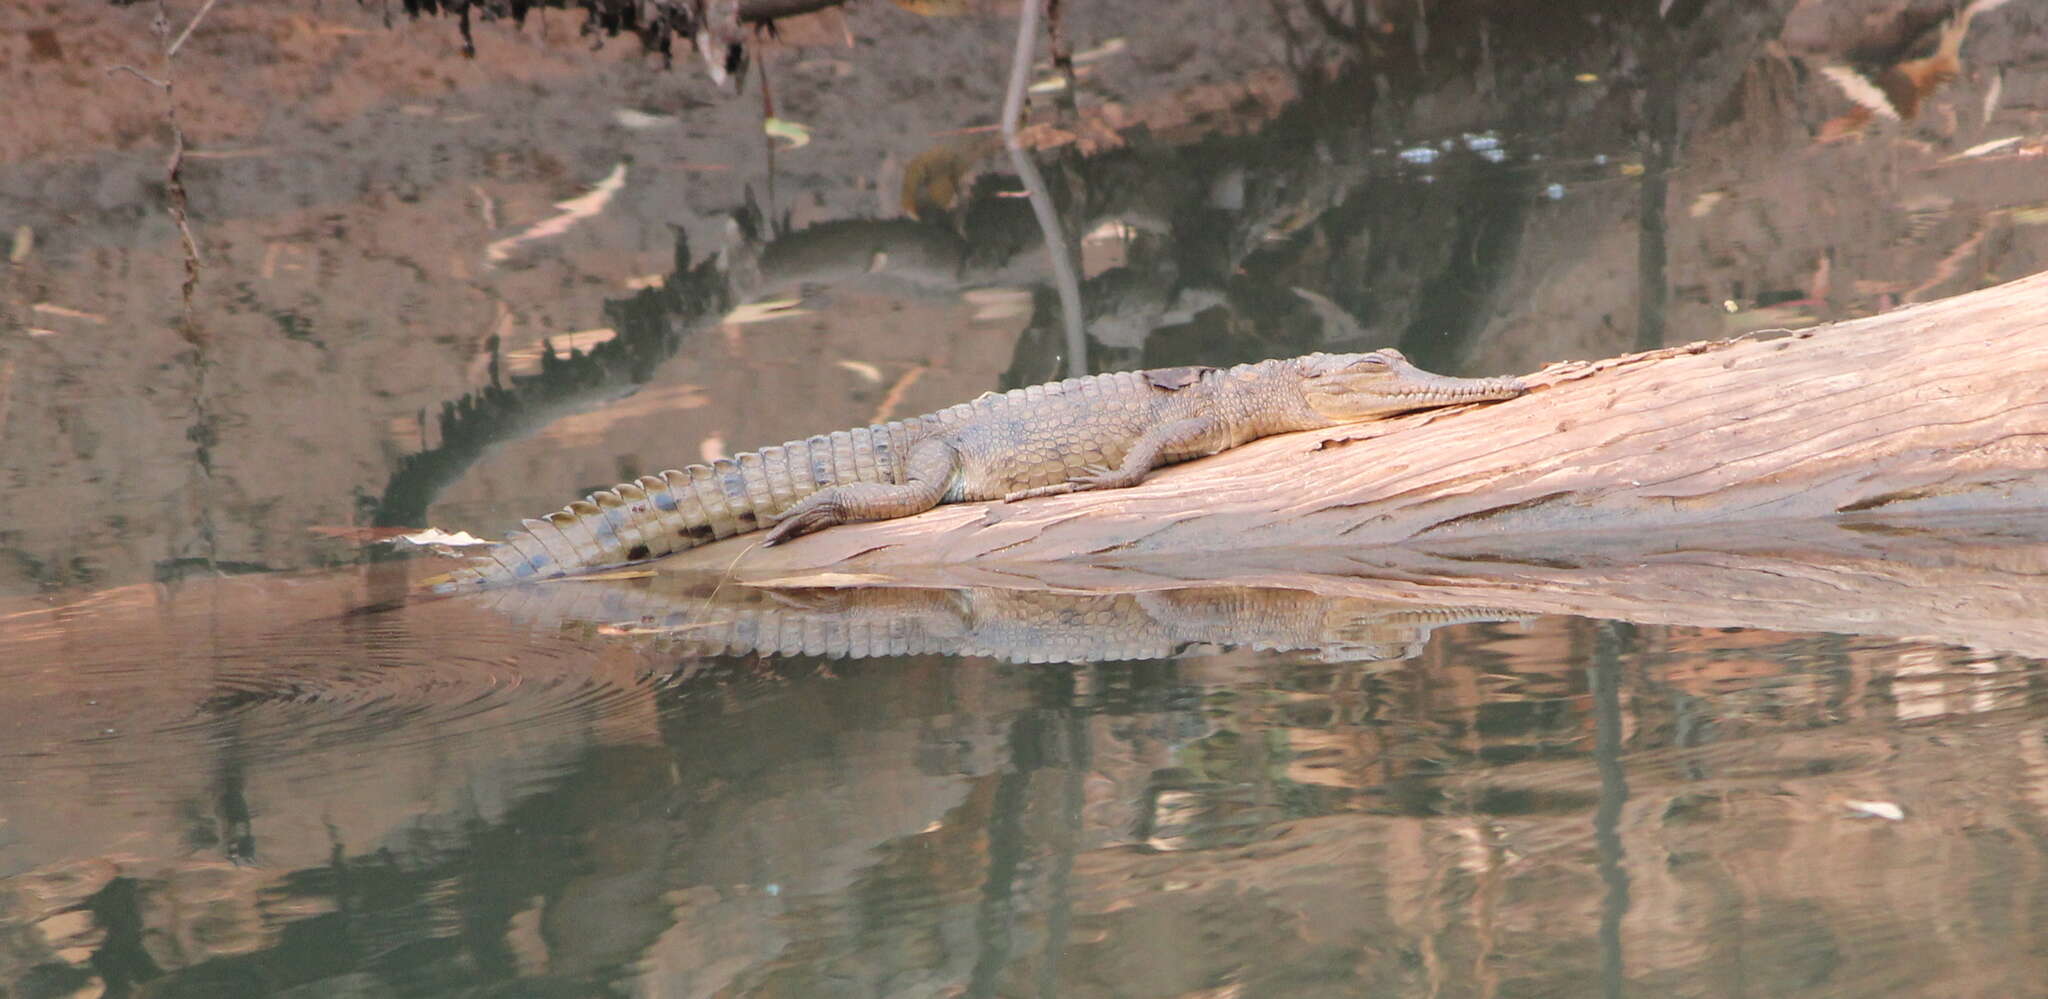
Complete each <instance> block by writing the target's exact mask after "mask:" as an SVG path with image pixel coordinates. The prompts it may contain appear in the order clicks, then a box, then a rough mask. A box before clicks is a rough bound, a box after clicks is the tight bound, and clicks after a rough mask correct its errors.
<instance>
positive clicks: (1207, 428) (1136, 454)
mask: <svg viewBox="0 0 2048 999" xmlns="http://www.w3.org/2000/svg"><path fill="white" fill-rule="evenodd" d="M1215 429H1216V428H1215V424H1213V423H1211V422H1210V421H1209V420H1207V419H1204V418H1202V417H1199V416H1194V417H1189V418H1188V419H1185V420H1175V421H1173V422H1172V423H1167V424H1163V425H1160V426H1157V427H1153V428H1152V429H1150V430H1147V431H1145V433H1144V435H1143V436H1141V437H1139V438H1138V439H1137V440H1136V441H1135V442H1133V443H1132V444H1131V449H1130V450H1129V451H1127V452H1125V453H1124V460H1123V463H1122V464H1119V465H1118V466H1117V467H1115V468H1103V467H1102V466H1100V465H1090V466H1088V467H1087V468H1085V469H1082V470H1081V472H1080V474H1078V475H1075V476H1074V477H1073V478H1071V479H1068V480H1067V481H1065V482H1060V483H1055V484H1053V485H1050V486H1039V487H1038V488H1036V489H1022V490H1019V491H1017V492H1014V493H1010V494H1009V495H1007V496H1004V497H1003V502H1005V503H1014V502H1016V501H1018V500H1022V499H1031V498H1032V497H1034V496H1058V495H1061V494H1063V493H1075V492H1081V491H1083V490H1088V489H1122V488H1124V487H1126V486H1135V485H1137V484H1138V483H1140V482H1143V481H1145V475H1146V474H1147V473H1149V472H1151V471H1152V470H1153V469H1154V468H1157V467H1159V459H1160V458H1161V457H1162V456H1163V455H1165V454H1166V452H1168V451H1174V450H1180V449H1182V448H1187V447H1192V446H1193V445H1194V444H1195V443H1196V442H1198V441H1200V440H1201V439H1202V438H1203V437H1204V436H1205V435H1207V434H1209V433H1210V432H1211V431H1213V430H1215Z"/></svg>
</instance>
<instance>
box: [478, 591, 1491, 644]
mask: <svg viewBox="0 0 2048 999" xmlns="http://www.w3.org/2000/svg"><path fill="white" fill-rule="evenodd" d="M491 606H492V607H493V608H495V609H496V610H498V611H500V612H502V613H504V614H506V615H508V616H511V617H515V618H523V619H526V620H528V621H531V622H533V623H534V624H536V625H537V626H542V627H546V628H548V629H551V630H553V629H559V628H561V627H562V626H564V625H582V626H587V627H591V628H593V629H594V630H595V631H596V632H597V633H599V634H606V635H617V636H630V637H633V638H636V639H641V640H648V641H657V642H662V643H666V644H672V645H674V646H676V647H678V648H681V649H684V650H687V651H689V652H690V653H693V654H697V655H720V654H726V655H746V654H758V655H764V656H775V655H785V656H788V655H805V656H825V657H828V658H833V659H865V658H869V657H875V656H904V655H927V654H944V655H953V656H985V657H989V658H994V659H1001V660H1005V661H1007V662H1013V663H1058V662H1114V661H1120V660H1131V659H1165V658H1170V657H1173V656H1176V655H1180V654H1181V653H1183V652H1184V651H1185V650H1187V649H1189V648H1191V647H1193V648H1203V647H1210V646H1226V647H1242V648H1250V649H1258V650H1262V651H1310V652H1313V653H1315V654H1316V655H1317V656H1318V657H1319V658H1321V659H1323V660H1325V661H1327V662H1383V661H1387V660H1394V659H1409V658H1413V657H1414V656H1416V655H1419V654H1420V653H1421V651H1422V645H1423V643H1424V642H1425V641H1427V640H1428V638H1429V635H1430V633H1431V632H1432V631H1433V630H1435V629H1436V628H1439V627H1443V626H1445V625H1453V624H1463V623H1467V622H1473V621H1519V620H1524V619H1526V617H1527V615H1523V614H1517V613H1515V612H1513V611H1507V610H1501V609H1497V608H1489V607H1478V606H1445V605H1429V604H1414V605H1410V604H1395V603H1387V602H1382V601H1378V600H1370V599H1365V598H1359V597H1337V596H1326V595H1323V594H1319V593H1313V592H1309V591H1306V590H1290V589H1274V588H1266V587H1256V586H1252V587H1247V586H1196V587H1189V588H1186V589H1170V590H1146V591H1138V592H1132V593H1054V592H1047V591H1044V590H1028V589H1020V590H1006V589H995V588H986V587H969V588H964V589H957V590H943V589H917V588H901V587H888V586H881V587H866V588H847V589H830V590H762V589H758V588H755V587H750V586H716V585H711V584H708V583H704V582H700V581H690V580H679V579H674V578H661V579H653V580H620V581H616V582H598V583H591V584H589V585H587V586H575V587H522V588H517V589H505V590H501V591H500V592H499V593H498V594H496V595H495V597H494V600H493V603H492V605H491Z"/></svg>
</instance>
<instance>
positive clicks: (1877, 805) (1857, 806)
mask: <svg viewBox="0 0 2048 999" xmlns="http://www.w3.org/2000/svg"><path fill="white" fill-rule="evenodd" d="M1842 807H1844V808H1847V809H1848V810H1850V811H1852V812H1855V813H1857V814H1859V815H1866V816H1869V817H1871V818H1874V819H1890V820H1891V821H1893V822H1903V821H1905V818H1906V810H1905V809H1903V808H1900V807H1899V806H1898V805H1896V804H1893V803H1892V802H1889V801H1855V800H1850V801H1844V802H1842Z"/></svg>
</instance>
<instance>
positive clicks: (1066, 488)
mask: <svg viewBox="0 0 2048 999" xmlns="http://www.w3.org/2000/svg"><path fill="white" fill-rule="evenodd" d="M1078 488H1080V487H1079V486H1076V485H1074V484H1073V483H1071V482H1060V483H1055V484H1053V485H1050V486H1038V487H1036V488H1033V489H1019V490H1017V491H1016V492H1014V493H1004V494H1003V502H1005V503H1015V502H1017V501H1018V500H1028V499H1037V498H1038V497H1040V496H1060V495H1064V494H1066V493H1070V492H1073V491H1074V490H1076V489H1078Z"/></svg>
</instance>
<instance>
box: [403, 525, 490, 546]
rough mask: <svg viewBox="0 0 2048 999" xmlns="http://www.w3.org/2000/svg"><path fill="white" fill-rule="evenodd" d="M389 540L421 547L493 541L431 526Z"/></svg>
mask: <svg viewBox="0 0 2048 999" xmlns="http://www.w3.org/2000/svg"><path fill="white" fill-rule="evenodd" d="M388 540H389V541H390V542H391V543H392V544H397V543H398V542H401V541H403V542H405V543H407V544H411V545H417V546H419V547H421V548H426V547H428V546H430V545H439V546H442V547H446V548H469V547H474V546H476V545H488V544H490V543H491V542H489V541H485V540H483V539H482V538H479V537H476V536H475V535H472V534H470V533H469V532H468V531H456V532H455V533H453V534H450V533H448V532H447V531H444V530H441V529H440V528H438V527H429V528H427V529H426V530H424V531H414V532H412V533H411V534H401V535H399V536H398V537H395V538H390V539H388Z"/></svg>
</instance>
